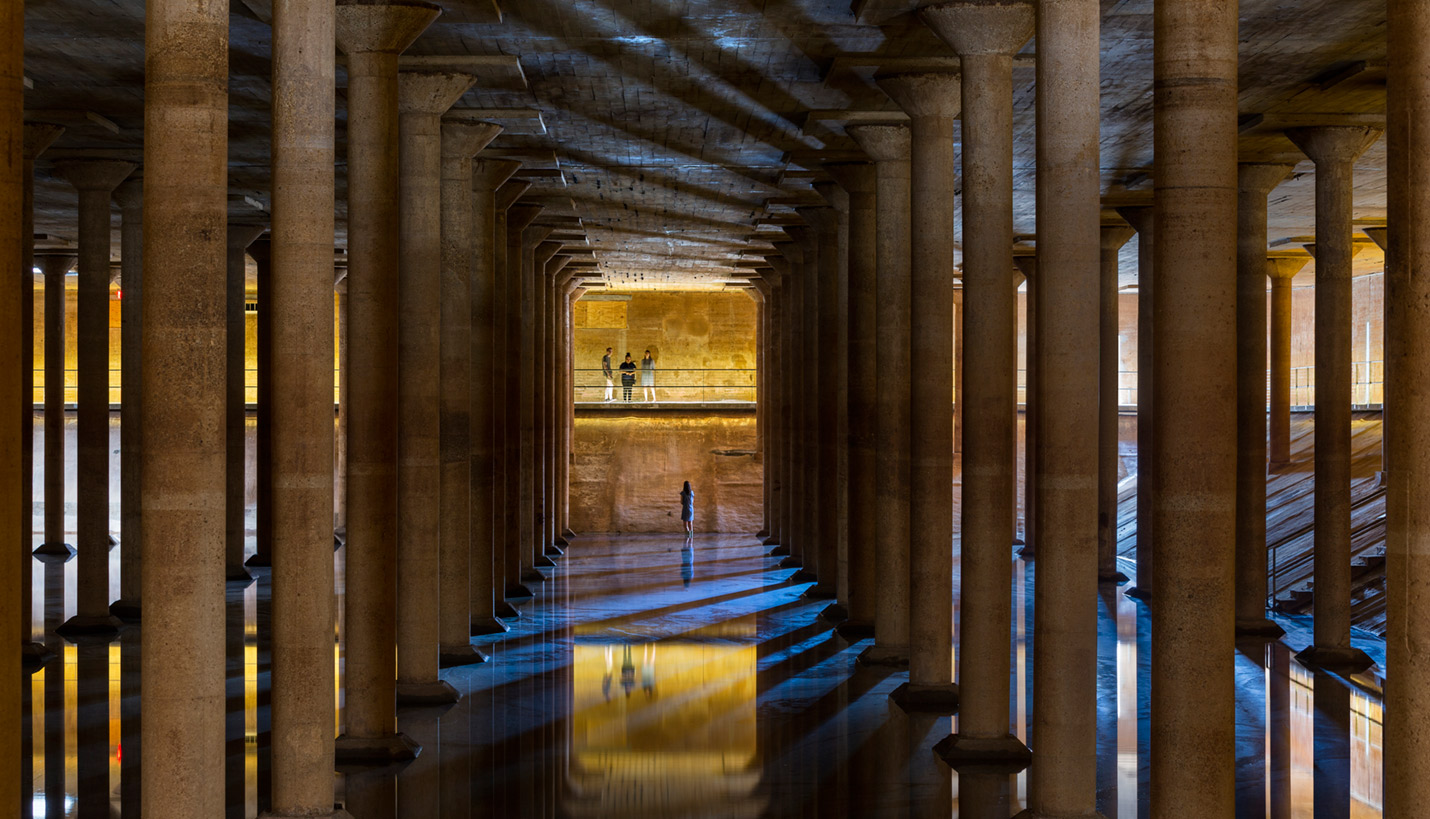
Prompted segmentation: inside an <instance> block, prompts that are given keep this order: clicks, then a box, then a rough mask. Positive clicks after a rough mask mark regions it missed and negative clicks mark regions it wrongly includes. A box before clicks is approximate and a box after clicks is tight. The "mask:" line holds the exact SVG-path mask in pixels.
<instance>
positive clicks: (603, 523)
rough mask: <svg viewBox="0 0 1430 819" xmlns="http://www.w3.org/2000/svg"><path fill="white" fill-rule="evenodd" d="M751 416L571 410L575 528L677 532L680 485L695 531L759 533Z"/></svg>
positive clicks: (758, 472)
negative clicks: (684, 486) (687, 494)
mask: <svg viewBox="0 0 1430 819" xmlns="http://www.w3.org/2000/svg"><path fill="white" fill-rule="evenodd" d="M754 448H755V417H754V415H753V414H747V415H738V416H726V415H712V414H708V413H696V412H690V413H686V412H679V411H672V410H655V411H650V412H645V413H640V414H615V413H599V414H596V413H591V414H587V413H585V412H582V413H578V415H577V418H576V435H575V439H574V442H573V450H574V451H573V453H572V458H573V462H572V467H571V528H572V529H574V530H575V531H576V532H578V533H580V532H672V533H673V532H681V531H684V530H683V527H682V525H681V522H680V497H679V496H680V487H681V482H682V481H690V487H691V489H693V490H694V492H695V528H696V531H699V532H746V533H751V534H753V533H754V532H757V531H759V529H760V525H761V523H762V521H761V516H762V512H761V502H762V490H761V486H762V484H761V480H762V467H761V465H760V464H759V463H757V462H756V460H755V457H754V454H753V450H754Z"/></svg>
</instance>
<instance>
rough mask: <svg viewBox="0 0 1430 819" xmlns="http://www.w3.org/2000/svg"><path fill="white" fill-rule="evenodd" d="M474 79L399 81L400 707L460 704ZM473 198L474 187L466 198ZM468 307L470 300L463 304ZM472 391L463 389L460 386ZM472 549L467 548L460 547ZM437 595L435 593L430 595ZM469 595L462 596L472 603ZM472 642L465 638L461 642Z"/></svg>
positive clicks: (403, 77)
mask: <svg viewBox="0 0 1430 819" xmlns="http://www.w3.org/2000/svg"><path fill="white" fill-rule="evenodd" d="M475 81H476V78H475V77H473V76H472V75H470V74H449V73H443V72H433V73H425V72H408V71H404V72H402V73H400V74H398V77H397V89H398V91H397V109H398V111H399V112H400V113H399V121H398V140H399V143H400V150H399V156H400V158H401V159H400V162H401V165H400V169H399V172H398V174H399V182H398V190H399V194H398V195H399V198H400V201H401V209H400V211H399V214H398V225H399V238H398V258H399V263H398V271H399V273H398V276H399V289H398V311H399V313H400V315H399V317H398V329H397V346H398V354H397V355H398V359H397V371H398V380H397V395H398V398H397V413H398V426H397V703H398V705H435V704H440V703H450V702H456V701H457V699H459V695H458V694H457V690H456V689H455V688H453V687H452V685H451V684H450V683H448V682H446V681H445V680H442V679H440V678H439V677H438V670H439V667H440V648H439V638H440V622H441V604H440V598H441V594H440V589H441V571H440V569H439V562H440V561H439V557H440V554H441V552H442V551H443V549H442V541H441V525H440V523H441V517H442V514H441V513H442V452H441V442H442V439H441V421H442V314H443V309H442V301H443V296H444V295H445V294H444V293H443V290H442V279H443V275H442V274H443V264H442V261H443V259H442V249H443V248H442V210H441V202H442V190H441V189H442V121H441V117H442V114H444V113H446V111H447V109H448V108H451V107H452V104H453V103H455V102H456V101H457V100H458V99H460V98H461V97H462V95H463V94H465V93H467V89H469V88H471V87H472V83H474V82H475ZM461 195H462V196H463V197H466V196H470V194H469V193H468V191H466V190H463V191H462V192H461ZM462 306H463V307H465V303H463V305H462ZM463 391H465V389H464V390H463ZM463 548H465V544H464V545H463ZM433 589H437V590H438V592H439V593H438V594H433V593H432V592H433ZM469 596H470V594H469V591H468V590H466V589H463V590H462V594H461V597H462V601H461V604H462V605H465V604H466V603H467V602H468V601H467V598H468V597H469ZM463 642H465V641H463Z"/></svg>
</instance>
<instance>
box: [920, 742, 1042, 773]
mask: <svg viewBox="0 0 1430 819" xmlns="http://www.w3.org/2000/svg"><path fill="white" fill-rule="evenodd" d="M933 751H934V753H936V754H938V755H939V756H940V757H942V758H943V761H944V762H947V763H948V766H949V767H950V768H953V769H955V770H960V771H961V770H964V769H966V768H974V769H977V770H978V771H980V772H988V773H1008V774H1013V773H1017V772H1019V771H1021V770H1023V769H1024V768H1026V767H1028V765H1029V764H1031V763H1032V761H1033V752H1032V751H1030V750H1028V746H1027V745H1024V744H1023V742H1022V740H1020V739H1018V738H1017V737H1015V736H1013V735H1012V734H1007V735H1004V736H1001V737H969V736H964V735H963V734H952V735H950V736H946V737H944V738H943V739H941V740H939V742H938V744H937V745H934V746H933Z"/></svg>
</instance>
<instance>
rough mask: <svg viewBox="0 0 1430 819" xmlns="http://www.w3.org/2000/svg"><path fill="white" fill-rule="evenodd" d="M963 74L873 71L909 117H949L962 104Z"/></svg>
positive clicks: (881, 84)
mask: <svg viewBox="0 0 1430 819" xmlns="http://www.w3.org/2000/svg"><path fill="white" fill-rule="evenodd" d="M962 76H963V75H962V74H958V73H955V72H952V71H923V72H910V73H897V74H875V75H874V82H875V83H876V84H878V86H879V88H880V89H881V90H883V92H884V93H885V94H888V95H889V99H892V100H893V101H894V102H896V103H898V105H899V107H900V108H902V109H904V113H906V114H908V115H909V116H910V117H912V118H915V119H917V118H920V117H947V118H949V119H952V118H954V117H956V116H958V112H959V111H960V110H961V107H962V104H963V92H962V89H963V83H962Z"/></svg>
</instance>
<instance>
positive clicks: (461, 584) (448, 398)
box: [438, 122, 501, 667]
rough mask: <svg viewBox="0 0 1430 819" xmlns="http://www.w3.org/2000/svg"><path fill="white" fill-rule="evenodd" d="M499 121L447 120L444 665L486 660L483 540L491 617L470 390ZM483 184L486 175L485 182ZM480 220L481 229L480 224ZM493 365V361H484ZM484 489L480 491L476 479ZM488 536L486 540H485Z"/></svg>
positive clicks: (487, 344)
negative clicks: (481, 163) (480, 621)
mask: <svg viewBox="0 0 1430 819" xmlns="http://www.w3.org/2000/svg"><path fill="white" fill-rule="evenodd" d="M499 133H501V126H499V125H492V124H490V123H486V122H444V123H442V224H441V234H442V252H441V265H442V284H441V291H442V292H441V302H442V307H441V312H442V316H441V324H442V330H441V333H442V337H441V347H442V350H441V379H440V383H441V385H442V386H441V391H442V395H441V422H440V432H441V458H442V467H441V469H442V471H441V487H442V489H441V523H440V526H439V527H438V528H439V531H440V537H441V555H440V559H439V561H438V566H439V570H440V572H441V576H440V582H439V584H438V585H439V589H438V591H439V595H438V596H439V598H440V600H441V603H440V605H441V615H440V623H439V625H438V643H439V645H440V656H439V658H438V659H439V661H440V662H441V664H442V666H444V667H446V666H454V665H468V664H471V663H479V662H483V661H485V660H486V655H484V654H482V653H481V652H480V651H477V649H476V647H474V646H473V645H472V642H471V634H472V619H473V617H474V616H475V613H474V612H473V610H472V600H473V597H474V596H475V592H474V590H473V589H472V581H473V580H474V579H475V578H474V575H475V573H476V570H475V569H474V564H473V560H474V557H475V553H476V552H477V551H478V545H479V543H482V544H483V545H485V547H486V548H485V549H483V550H482V554H483V555H484V559H485V561H486V565H485V567H483V568H482V569H481V573H482V580H483V582H484V583H486V585H487V588H486V592H487V596H486V601H487V603H486V606H485V607H484V610H483V612H482V616H485V617H491V616H492V614H491V473H490V472H489V471H488V472H486V480H485V481H480V482H479V481H476V480H474V478H475V473H476V472H477V471H478V470H479V469H486V468H487V466H488V463H487V461H485V460H484V461H482V462H481V463H480V464H478V463H477V462H476V461H475V460H474V458H473V450H472V447H473V445H474V442H473V440H472V435H473V430H474V424H473V421H472V417H473V413H474V412H475V404H476V403H477V402H479V401H482V400H484V399H486V397H487V391H486V390H483V391H481V393H478V392H477V391H476V390H474V389H473V388H472V380H473V378H474V370H473V366H472V365H473V361H474V356H475V355H476V353H477V350H478V347H479V346H480V347H481V348H482V350H484V351H489V350H490V349H491V341H490V331H491V317H490V313H488V314H487V315H485V316H484V317H483V318H484V319H485V323H484V325H483V329H484V330H485V331H486V333H487V335H486V337H485V338H482V340H481V343H480V344H478V343H474V341H473V337H472V328H473V321H472V319H473V314H474V313H475V312H476V310H475V304H474V301H473V299H474V296H475V297H477V298H482V299H483V300H484V301H483V303H484V305H485V306H486V307H487V308H488V309H490V301H489V299H490V297H491V290H490V286H489V285H490V276H489V274H490V267H489V263H490V256H489V254H490V249H491V206H492V193H491V188H490V186H487V185H485V184H484V185H483V186H482V190H481V192H474V191H473V185H472V157H473V156H475V155H476V153H477V152H478V151H480V150H481V149H483V148H485V147H486V146H487V143H489V142H491V141H492V139H493V138H495V137H496V135H497V134H499ZM483 182H485V180H483ZM477 200H482V201H481V205H480V207H481V212H482V218H481V220H480V222H479V221H477V220H476V219H475V218H474V216H473V205H474V203H475V202H476V201H477ZM479 224H480V225H481V228H479V227H478V225H479ZM479 229H480V230H484V232H485V234H486V235H485V237H484V239H483V241H482V244H481V253H482V257H480V258H479V257H478V256H477V255H476V253H475V252H474V251H475V250H476V248H477V245H476V242H475V234H476V233H477V231H478V230H479ZM478 264H480V265H482V266H483V272H484V273H485V274H488V275H486V276H484V277H483V279H482V280H481V282H479V283H477V286H478V287H481V286H484V285H485V286H486V289H485V291H483V292H481V293H480V294H479V295H478V294H476V291H474V289H473V277H472V273H473V271H474V270H475V269H476V266H477V265H478ZM482 363H483V364H484V365H486V366H488V367H490V362H489V361H483V362H482ZM482 417H483V419H484V420H485V422H486V431H487V434H488V435H490V426H491V425H490V420H491V413H490V411H489V410H488V411H486V412H485V413H484V415H483V416H482ZM482 444H483V446H484V448H485V449H484V452H486V453H489V452H490V448H491V440H490V438H487V439H485V440H483V442H482ZM479 484H480V487H481V488H482V489H483V490H484V493H483V494H482V495H481V496H480V497H479V496H478V485H479ZM478 504H485V505H484V506H483V507H482V512H483V521H482V523H483V528H481V529H475V528H473V526H472V523H473V521H474V518H475V514H474V512H475V511H476V507H477V505H478ZM484 538H485V540H484V541H483V539H484Z"/></svg>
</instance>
